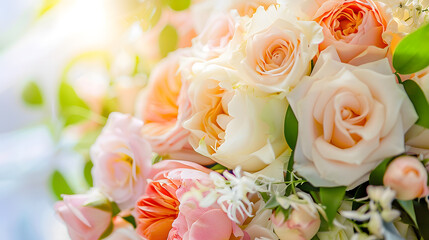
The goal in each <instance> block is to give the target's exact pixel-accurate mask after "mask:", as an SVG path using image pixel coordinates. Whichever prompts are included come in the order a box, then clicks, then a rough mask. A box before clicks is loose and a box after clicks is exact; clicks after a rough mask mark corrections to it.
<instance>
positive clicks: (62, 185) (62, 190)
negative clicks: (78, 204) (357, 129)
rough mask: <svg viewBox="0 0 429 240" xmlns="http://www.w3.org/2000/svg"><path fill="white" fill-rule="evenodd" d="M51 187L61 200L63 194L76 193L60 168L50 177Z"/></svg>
mask: <svg viewBox="0 0 429 240" xmlns="http://www.w3.org/2000/svg"><path fill="white" fill-rule="evenodd" d="M50 183H51V189H52V192H53V194H54V195H55V197H56V199H57V200H61V199H62V197H61V195H62V194H66V195H71V194H74V192H73V190H72V189H71V188H70V186H69V184H68V183H67V181H66V179H65V178H64V176H63V175H62V174H61V172H59V171H58V170H55V171H54V172H53V173H52V175H51V179H50Z"/></svg>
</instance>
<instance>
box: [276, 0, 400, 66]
mask: <svg viewBox="0 0 429 240" xmlns="http://www.w3.org/2000/svg"><path fill="white" fill-rule="evenodd" d="M283 2H286V3H287V4H291V5H299V6H298V9H297V11H296V12H298V13H297V16H298V17H299V18H304V19H309V20H314V21H316V22H317V23H319V24H320V25H321V26H322V27H323V35H324V37H325V39H324V41H323V42H322V43H321V44H320V46H319V49H320V51H322V50H324V49H326V48H327V47H328V46H334V47H335V49H336V50H337V52H338V55H339V57H340V59H341V61H342V62H346V63H350V64H353V65H360V64H364V63H368V62H372V61H376V60H380V59H382V58H384V57H386V55H387V51H388V45H389V42H387V40H386V39H384V36H383V34H384V33H385V32H386V29H387V26H388V24H389V22H390V21H391V20H392V16H391V12H390V11H387V10H386V6H385V5H384V4H383V3H380V2H377V1H373V0H303V1H292V0H283Z"/></svg>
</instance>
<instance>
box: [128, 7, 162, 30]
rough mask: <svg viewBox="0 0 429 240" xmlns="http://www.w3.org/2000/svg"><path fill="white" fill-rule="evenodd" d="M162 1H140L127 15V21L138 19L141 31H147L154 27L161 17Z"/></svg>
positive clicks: (131, 21)
mask: <svg viewBox="0 0 429 240" xmlns="http://www.w3.org/2000/svg"><path fill="white" fill-rule="evenodd" d="M161 15H162V3H161V1H159V0H146V1H141V2H140V3H139V6H138V7H136V8H135V10H134V11H131V12H130V13H129V15H128V17H127V22H130V23H133V22H135V21H136V20H138V21H139V24H140V27H141V28H142V29H143V31H147V30H149V29H151V28H152V27H154V26H155V25H156V24H157V23H158V22H159V19H160V18H161Z"/></svg>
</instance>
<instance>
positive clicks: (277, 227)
mask: <svg viewBox="0 0 429 240" xmlns="http://www.w3.org/2000/svg"><path fill="white" fill-rule="evenodd" d="M271 220H272V222H273V224H274V232H275V233H276V234H277V236H278V237H279V238H280V240H286V239H287V240H295V239H296V240H308V239H311V238H312V237H313V236H314V235H316V233H317V231H319V227H320V217H319V214H318V213H317V211H316V212H314V211H313V210H312V209H311V208H309V207H308V206H307V205H299V206H298V207H297V208H295V209H293V210H292V212H291V214H290V215H289V218H288V219H287V220H286V221H285V216H284V214H283V213H278V214H275V213H273V215H272V216H271Z"/></svg>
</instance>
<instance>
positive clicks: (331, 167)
mask: <svg viewBox="0 0 429 240" xmlns="http://www.w3.org/2000/svg"><path fill="white" fill-rule="evenodd" d="M288 100H289V103H290V105H291V107H292V109H293V111H294V113H295V115H296V118H297V120H298V123H299V124H298V140H297V145H296V149H295V166H294V168H295V170H296V171H297V172H298V173H299V174H300V175H302V176H303V177H305V178H306V179H307V180H309V181H310V182H311V183H312V184H314V185H316V186H340V185H342V186H349V187H353V186H356V184H360V183H362V182H364V181H365V180H367V179H368V174H369V172H370V171H371V170H373V169H374V168H375V167H376V166H377V165H378V164H379V163H380V162H381V161H382V160H383V159H384V158H386V157H391V156H394V155H396V154H401V153H403V152H404V151H405V148H404V144H405V143H404V135H405V133H406V132H407V130H408V129H409V128H410V127H411V126H412V125H413V124H414V122H415V121H416V120H417V114H416V112H415V110H414V107H413V105H412V103H411V101H410V100H409V98H408V96H407V95H406V93H405V91H404V90H403V88H402V86H401V85H398V84H397V83H396V77H395V75H393V74H392V72H391V70H390V65H389V63H388V60H387V59H383V60H380V61H377V62H373V63H370V64H365V65H361V66H359V67H355V66H352V65H349V64H344V63H341V62H340V59H339V58H338V55H337V53H336V51H335V50H334V49H333V48H332V47H331V48H328V49H326V50H325V51H324V52H323V53H322V54H321V55H320V58H319V60H318V62H317V64H316V66H315V68H314V70H313V73H312V75H311V76H310V77H304V79H303V80H302V81H301V83H300V84H299V85H298V86H297V87H296V88H295V89H294V90H293V91H292V92H291V94H290V95H289V96H288Z"/></svg>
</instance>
